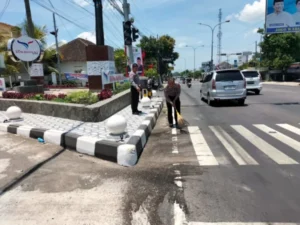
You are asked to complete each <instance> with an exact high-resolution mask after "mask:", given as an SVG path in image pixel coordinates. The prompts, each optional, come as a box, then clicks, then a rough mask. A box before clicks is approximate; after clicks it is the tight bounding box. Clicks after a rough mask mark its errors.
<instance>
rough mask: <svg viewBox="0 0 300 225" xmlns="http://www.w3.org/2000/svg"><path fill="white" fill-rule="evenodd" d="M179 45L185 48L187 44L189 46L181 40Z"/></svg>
mask: <svg viewBox="0 0 300 225" xmlns="http://www.w3.org/2000/svg"><path fill="white" fill-rule="evenodd" d="M177 46H178V48H184V47H185V46H187V43H185V42H181V43H179V44H178V45H177Z"/></svg>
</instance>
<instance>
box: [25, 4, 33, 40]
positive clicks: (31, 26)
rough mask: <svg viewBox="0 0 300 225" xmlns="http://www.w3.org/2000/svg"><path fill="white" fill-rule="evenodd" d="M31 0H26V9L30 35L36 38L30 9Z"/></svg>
mask: <svg viewBox="0 0 300 225" xmlns="http://www.w3.org/2000/svg"><path fill="white" fill-rule="evenodd" d="M29 1H30V0H24V3H25V10H26V19H27V25H28V31H27V32H28V36H29V37H31V38H34V26H33V22H32V17H31V9H30V2H29Z"/></svg>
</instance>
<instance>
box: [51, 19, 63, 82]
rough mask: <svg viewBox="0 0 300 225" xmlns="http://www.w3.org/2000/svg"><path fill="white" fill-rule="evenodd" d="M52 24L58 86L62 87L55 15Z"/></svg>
mask: <svg viewBox="0 0 300 225" xmlns="http://www.w3.org/2000/svg"><path fill="white" fill-rule="evenodd" d="M53 23H54V36H55V45H56V58H57V69H58V73H59V74H58V76H59V84H60V85H62V81H61V70H60V58H59V48H58V40H57V36H58V29H57V28H56V20H55V13H53Z"/></svg>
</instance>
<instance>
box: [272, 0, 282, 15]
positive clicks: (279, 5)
mask: <svg viewBox="0 0 300 225" xmlns="http://www.w3.org/2000/svg"><path fill="white" fill-rule="evenodd" d="M283 8H284V2H283V1H282V2H276V3H275V4H274V10H275V12H276V13H280V12H282V11H283Z"/></svg>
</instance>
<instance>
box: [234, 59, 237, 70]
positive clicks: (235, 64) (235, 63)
mask: <svg viewBox="0 0 300 225" xmlns="http://www.w3.org/2000/svg"><path fill="white" fill-rule="evenodd" d="M234 67H235V68H237V67H238V61H237V60H236V59H235V60H234Z"/></svg>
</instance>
